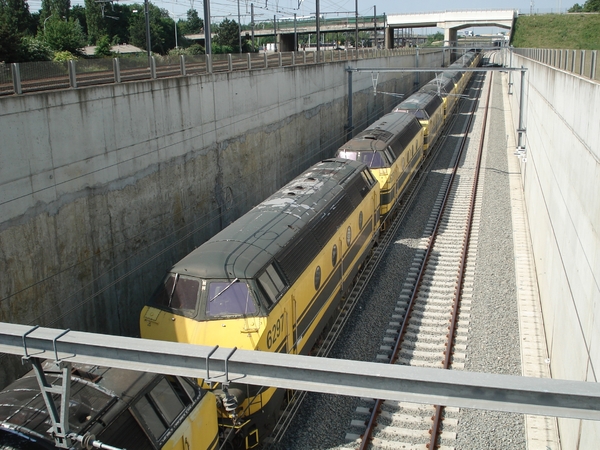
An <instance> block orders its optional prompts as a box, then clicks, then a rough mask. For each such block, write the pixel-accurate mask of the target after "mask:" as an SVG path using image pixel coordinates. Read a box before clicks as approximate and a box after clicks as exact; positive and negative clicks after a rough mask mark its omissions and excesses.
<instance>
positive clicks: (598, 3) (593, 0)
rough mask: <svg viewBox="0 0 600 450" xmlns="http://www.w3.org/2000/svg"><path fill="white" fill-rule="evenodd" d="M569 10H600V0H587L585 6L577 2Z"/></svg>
mask: <svg viewBox="0 0 600 450" xmlns="http://www.w3.org/2000/svg"><path fill="white" fill-rule="evenodd" d="M569 12H571V13H572V12H600V0H587V1H586V2H585V3H584V4H583V6H581V5H580V4H579V3H575V4H574V5H573V6H571V7H570V8H569Z"/></svg>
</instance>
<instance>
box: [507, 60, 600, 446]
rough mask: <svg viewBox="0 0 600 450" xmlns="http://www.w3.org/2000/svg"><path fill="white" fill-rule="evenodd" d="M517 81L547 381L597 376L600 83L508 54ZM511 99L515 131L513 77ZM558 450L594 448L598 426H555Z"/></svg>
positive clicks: (599, 339) (572, 423) (568, 423)
mask: <svg viewBox="0 0 600 450" xmlns="http://www.w3.org/2000/svg"><path fill="white" fill-rule="evenodd" d="M514 66H515V67H521V66H524V67H525V68H527V72H526V76H525V83H523V84H524V85H525V95H524V99H525V101H526V109H525V115H524V117H525V126H526V130H527V133H526V139H525V140H524V142H525V147H526V162H523V160H522V162H521V169H522V174H523V183H524V187H525V196H526V203H527V211H528V219H529V226H530V229H531V236H532V244H533V250H534V257H535V263H536V271H537V275H538V283H539V288H540V297H541V302H542V310H543V316H544V326H545V330H546V335H547V339H548V351H549V355H550V368H551V371H552V377H553V378H562V379H569V380H585V381H590V382H597V381H598V376H597V374H596V370H597V369H598V370H600V126H599V123H600V110H599V109H598V105H600V84H599V83H598V82H596V81H592V80H590V79H588V78H584V77H581V76H578V75H575V74H572V73H568V72H565V71H563V70H560V69H556V68H553V67H550V66H547V65H545V64H542V63H539V62H536V61H533V60H531V59H528V58H525V57H522V56H517V55H514ZM513 78H514V82H515V83H514V87H513V92H514V93H513V95H512V96H511V102H512V111H513V116H514V123H515V128H516V127H517V124H518V111H519V101H520V98H521V84H522V83H521V77H520V75H519V74H518V73H517V74H515V75H514V76H513ZM559 431H560V439H561V443H562V448H565V449H577V448H580V449H588V448H595V447H596V446H597V442H598V441H599V440H600V424H599V423H598V422H592V421H578V420H571V419H559Z"/></svg>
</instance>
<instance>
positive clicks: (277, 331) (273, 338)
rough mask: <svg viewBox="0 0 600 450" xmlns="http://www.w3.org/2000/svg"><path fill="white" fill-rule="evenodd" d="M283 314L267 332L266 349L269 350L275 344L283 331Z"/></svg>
mask: <svg viewBox="0 0 600 450" xmlns="http://www.w3.org/2000/svg"><path fill="white" fill-rule="evenodd" d="M284 315H285V313H282V314H281V317H279V319H277V321H276V322H275V323H274V324H273V327H272V328H271V329H270V330H269V331H268V332H267V348H269V349H270V348H271V347H272V346H273V344H275V343H276V342H277V339H279V336H281V332H282V331H283V318H284Z"/></svg>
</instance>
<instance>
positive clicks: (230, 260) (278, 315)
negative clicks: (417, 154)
mask: <svg viewBox="0 0 600 450" xmlns="http://www.w3.org/2000/svg"><path fill="white" fill-rule="evenodd" d="M379 202H380V190H379V184H378V182H377V180H376V179H375V178H374V176H373V174H372V173H371V172H370V170H369V169H368V168H367V167H366V166H365V165H364V164H362V163H360V162H355V161H348V160H343V159H330V160H325V161H322V162H320V163H318V164H316V165H315V166H313V167H311V168H310V169H309V170H307V171H306V172H304V173H303V174H302V175H300V176H299V177H297V178H295V179H294V180H292V181H291V182H290V183H289V184H287V185H286V186H284V187H283V188H282V189H280V190H279V191H277V192H276V193H275V194H273V195H272V196H270V197H269V198H267V199H266V200H265V201H263V202H262V203H260V204H259V205H257V206H256V207H254V208H253V209H252V210H251V211H249V212H248V213H247V214H245V215H244V216H242V217H241V218H239V219H238V220H237V221H235V222H234V223H233V224H231V225H229V226H228V227H227V228H225V229H224V230H222V231H221V232H220V233H218V234H217V235H215V236H214V237H213V238H211V239H210V240H208V241H207V242H205V243H204V244H202V245H201V246H200V247H198V248H197V249H196V250H194V251H193V252H191V253H190V254H189V255H187V256H186V257H185V258H183V259H182V260H181V261H179V262H178V263H176V264H175V265H174V266H173V267H172V268H171V270H170V271H169V273H168V275H167V276H166V278H165V280H164V282H163V283H162V284H161V285H160V287H159V288H158V290H157V291H156V293H155V295H154V296H153V298H152V299H151V301H150V302H149V304H148V305H147V306H146V307H144V309H143V310H142V313H141V316H140V329H141V335H142V337H143V338H149V339H160V340H168V341H177V342H186V343H192V344H201V345H210V346H214V345H219V346H223V347H237V348H240V349H251V350H260V351H267V352H282V353H294V354H308V353H309V352H310V351H311V349H312V348H313V345H314V344H315V341H316V339H317V338H318V337H319V335H320V334H321V332H322V330H323V328H324V327H325V326H326V324H327V322H328V320H329V319H330V317H331V316H332V314H333V313H334V311H335V310H336V308H337V306H338V303H339V301H340V299H341V298H342V296H343V295H344V294H345V292H346V291H347V290H348V289H349V288H350V286H351V284H352V281H353V279H354V277H355V276H356V274H357V272H358V270H359V267H360V265H361V264H362V262H363V261H364V260H365V258H366V257H367V256H368V254H369V252H370V250H371V248H372V246H373V245H375V243H376V241H377V238H378V236H379V220H380V215H379V210H380V209H379V206H380V205H379ZM205 387H206V388H213V389H215V390H214V392H215V393H216V394H217V397H218V399H219V402H220V403H219V406H220V408H219V421H220V425H221V426H222V427H230V428H233V429H234V430H235V441H236V442H235V445H236V446H237V447H242V448H252V447H255V446H256V445H258V444H259V442H260V441H261V439H262V437H263V436H264V435H265V433H268V428H269V426H272V424H273V422H274V417H275V415H276V412H277V411H278V409H279V407H280V404H281V400H282V396H283V394H284V392H283V391H282V390H277V389H274V388H264V387H257V386H248V385H240V384H233V383H232V384H230V385H229V386H210V385H205Z"/></svg>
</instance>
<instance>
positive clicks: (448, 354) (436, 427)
mask: <svg viewBox="0 0 600 450" xmlns="http://www.w3.org/2000/svg"><path fill="white" fill-rule="evenodd" d="M493 77H494V74H493V73H492V74H491V77H490V83H489V86H488V92H487V99H486V104H485V110H484V113H483V124H482V126H481V129H482V133H481V139H480V141H479V148H478V151H477V162H476V163H475V175H474V178H473V188H472V191H471V200H470V203H469V212H468V216H467V227H466V229H465V234H464V238H463V251H462V255H461V258H460V265H459V269H458V277H457V282H456V288H455V291H454V299H453V307H452V317H451V319H450V326H449V327H448V344H447V345H446V349H445V351H444V362H443V368H444V369H448V368H449V367H450V360H451V358H452V354H453V347H454V333H455V331H456V320H457V317H458V310H459V306H460V301H461V297H462V288H463V285H464V275H465V266H466V263H467V255H468V252H469V243H470V239H471V229H472V227H473V214H474V211H475V201H476V197H477V188H478V184H479V172H480V169H481V158H482V154H483V144H484V142H485V127H486V125H487V117H488V111H489V105H490V94H491V92H492V81H493ZM443 411H444V406H442V405H435V414H434V418H433V426H432V427H431V431H430V440H429V445H428V448H429V449H430V450H434V449H436V448H437V447H438V437H439V435H440V433H441V425H442V420H443V418H442V413H443Z"/></svg>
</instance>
